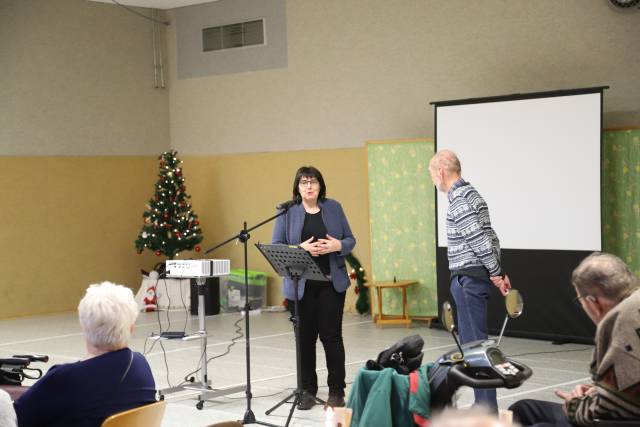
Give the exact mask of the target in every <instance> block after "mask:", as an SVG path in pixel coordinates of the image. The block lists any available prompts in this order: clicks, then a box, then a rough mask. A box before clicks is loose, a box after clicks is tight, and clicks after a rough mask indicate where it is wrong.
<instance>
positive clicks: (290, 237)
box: [271, 199, 356, 299]
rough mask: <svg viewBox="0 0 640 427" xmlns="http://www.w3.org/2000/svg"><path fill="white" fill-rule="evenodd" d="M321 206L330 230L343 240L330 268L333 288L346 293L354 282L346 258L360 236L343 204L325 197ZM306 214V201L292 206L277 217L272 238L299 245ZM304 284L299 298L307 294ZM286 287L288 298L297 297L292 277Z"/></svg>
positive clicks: (299, 292) (329, 231) (301, 285)
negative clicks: (351, 280)
mask: <svg viewBox="0 0 640 427" xmlns="http://www.w3.org/2000/svg"><path fill="white" fill-rule="evenodd" d="M318 206H320V210H321V212H322V221H323V222H324V225H325V227H327V233H329V235H331V236H332V237H335V238H336V239H338V240H340V241H341V242H342V251H341V252H332V253H330V254H329V267H330V268H331V281H332V282H333V287H334V288H335V290H336V291H338V292H344V291H346V290H347V288H348V287H349V285H350V284H351V282H350V281H349V276H348V275H347V267H346V265H345V263H344V257H345V256H346V255H349V254H350V253H351V251H352V250H353V247H354V246H355V245H356V238H355V237H353V233H352V232H351V228H350V227H349V222H348V221H347V217H346V216H345V214H344V211H343V210H342V206H341V205H340V203H338V202H337V201H335V200H332V199H324V200H322V201H320V200H318ZM304 215H305V211H304V206H302V203H298V204H295V205H293V206H291V207H290V208H289V211H288V212H287V213H286V214H284V215H282V216H279V217H278V218H277V219H276V225H275V227H274V228H273V237H272V238H271V241H272V242H273V243H280V244H286V245H299V244H300V243H301V238H302V227H303V226H304ZM304 283H305V280H304V279H302V280H300V283H299V284H298V298H302V296H303V295H304ZM283 288H284V289H283V293H284V296H285V297H286V298H288V299H294V289H293V282H292V281H291V280H290V279H286V278H285V279H284V287H283Z"/></svg>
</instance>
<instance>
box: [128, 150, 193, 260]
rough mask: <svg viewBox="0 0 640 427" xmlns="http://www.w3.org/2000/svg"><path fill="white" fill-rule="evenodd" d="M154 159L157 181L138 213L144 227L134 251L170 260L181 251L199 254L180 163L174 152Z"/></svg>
mask: <svg viewBox="0 0 640 427" xmlns="http://www.w3.org/2000/svg"><path fill="white" fill-rule="evenodd" d="M158 160H159V161H160V171H159V173H158V181H157V182H156V185H155V191H154V196H153V198H151V199H150V200H149V202H148V203H147V204H146V205H145V208H146V210H145V211H144V213H143V214H142V217H143V221H144V224H143V226H142V230H140V233H139V234H138V238H137V239H136V241H135V246H136V249H137V251H138V253H139V254H141V253H142V252H143V251H144V250H145V249H149V250H150V251H152V252H154V253H155V254H156V255H157V256H161V255H165V256H166V257H168V258H170V259H173V258H174V257H177V256H178V255H179V254H180V252H183V251H190V250H195V251H196V252H200V246H198V244H199V243H200V242H202V230H201V228H200V221H199V220H198V215H196V213H195V212H194V211H193V209H192V207H191V203H190V200H191V196H190V195H188V194H187V193H186V188H185V185H184V176H183V172H182V160H179V159H178V152H177V151H175V150H171V151H165V152H164V153H162V155H160V156H159V157H158Z"/></svg>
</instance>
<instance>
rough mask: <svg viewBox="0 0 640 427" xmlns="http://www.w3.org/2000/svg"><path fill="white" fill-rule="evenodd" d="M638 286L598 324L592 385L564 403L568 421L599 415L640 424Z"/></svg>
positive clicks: (585, 422)
mask: <svg viewBox="0 0 640 427" xmlns="http://www.w3.org/2000/svg"><path fill="white" fill-rule="evenodd" d="M638 307H640V290H636V291H635V292H633V293H632V294H631V295H630V296H628V297H627V298H625V299H624V300H622V302H620V303H619V304H618V305H616V306H615V307H614V308H613V309H612V310H611V311H610V312H608V313H607V314H606V315H605V317H604V318H603V319H602V320H601V321H600V323H599V324H598V329H597V330H596V339H595V341H596V346H595V350H594V353H593V361H592V363H591V373H592V375H593V385H592V387H591V388H590V389H589V390H588V391H587V393H586V394H585V395H584V396H582V397H580V398H574V399H572V400H570V401H569V402H568V404H567V414H568V416H569V421H571V422H572V423H573V424H575V425H578V426H590V425H592V424H593V421H594V420H595V419H598V418H602V419H622V420H638V424H639V425H640V310H639V309H638Z"/></svg>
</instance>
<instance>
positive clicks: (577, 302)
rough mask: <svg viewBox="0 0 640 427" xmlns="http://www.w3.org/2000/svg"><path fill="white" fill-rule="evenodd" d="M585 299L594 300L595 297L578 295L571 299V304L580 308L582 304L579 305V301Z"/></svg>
mask: <svg viewBox="0 0 640 427" xmlns="http://www.w3.org/2000/svg"><path fill="white" fill-rule="evenodd" d="M587 297H591V298H593V299H595V297H594V296H593V295H578V296H577V297H575V298H574V299H573V303H574V304H575V305H577V306H578V307H580V308H582V304H581V303H580V300H581V299H582V298H587Z"/></svg>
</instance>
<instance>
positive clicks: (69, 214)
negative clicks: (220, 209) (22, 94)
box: [0, 156, 157, 317]
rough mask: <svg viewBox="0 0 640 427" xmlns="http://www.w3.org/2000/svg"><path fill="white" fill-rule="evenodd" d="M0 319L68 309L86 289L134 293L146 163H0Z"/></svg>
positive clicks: (149, 166)
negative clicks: (115, 287)
mask: <svg viewBox="0 0 640 427" xmlns="http://www.w3.org/2000/svg"><path fill="white" fill-rule="evenodd" d="M0 171H1V173H0V188H2V209H0V224H2V227H0V242H2V245H0V270H1V271H2V278H1V279H0V317H13V316H20V315H29V314H37V313H50V312H56V311H65V310H73V309H75V307H77V305H78V301H79V300H80V298H81V296H82V294H83V292H84V290H85V289H86V287H87V285H88V284H90V283H96V282H101V281H103V280H111V281H114V282H117V283H122V284H125V285H127V286H129V287H131V288H132V289H133V290H134V291H135V290H137V288H138V286H139V285H140V268H146V269H149V268H151V267H153V262H155V259H154V258H155V256H153V255H152V254H150V253H148V254H143V255H137V254H136V250H135V247H134V245H133V242H134V240H135V237H136V235H137V233H138V231H139V227H141V226H142V212H143V210H144V204H145V202H146V201H147V200H148V199H149V198H150V197H151V196H152V195H153V184H154V182H155V175H156V174H157V165H156V159H155V158H151V157H122V156H118V157H105V156H100V157H0Z"/></svg>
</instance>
